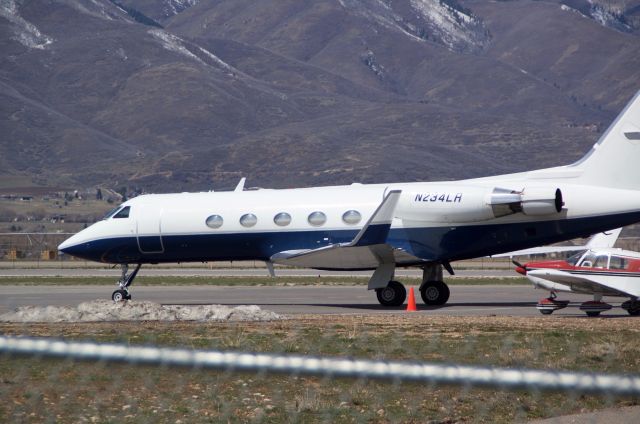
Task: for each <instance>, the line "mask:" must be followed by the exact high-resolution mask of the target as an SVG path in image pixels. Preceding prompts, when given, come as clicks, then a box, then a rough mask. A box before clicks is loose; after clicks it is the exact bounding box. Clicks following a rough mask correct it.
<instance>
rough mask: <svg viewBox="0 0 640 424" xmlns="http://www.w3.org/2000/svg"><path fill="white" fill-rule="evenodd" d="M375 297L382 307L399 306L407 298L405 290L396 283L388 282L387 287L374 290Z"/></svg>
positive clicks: (400, 284)
mask: <svg viewBox="0 0 640 424" xmlns="http://www.w3.org/2000/svg"><path fill="white" fill-rule="evenodd" d="M376 296H377V297H378V302H380V304H381V305H383V306H400V305H402V304H403V303H404V301H405V299H406V298H407V289H405V288H404V286H403V285H402V283H400V282H398V281H389V284H388V285H387V287H383V288H380V289H376Z"/></svg>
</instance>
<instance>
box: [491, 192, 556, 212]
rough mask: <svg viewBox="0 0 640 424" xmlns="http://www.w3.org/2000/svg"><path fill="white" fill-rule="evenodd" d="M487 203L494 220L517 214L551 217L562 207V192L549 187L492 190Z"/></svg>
mask: <svg viewBox="0 0 640 424" xmlns="http://www.w3.org/2000/svg"><path fill="white" fill-rule="evenodd" d="M487 203H488V204H489V205H490V206H491V209H492V210H493V215H494V216H495V217H496V218H498V217H500V216H505V215H511V214H514V213H519V212H522V213H523V214H525V215H529V216H540V215H553V214H556V213H560V211H561V210H562V207H563V206H564V201H563V200H562V191H560V189H559V188H556V189H552V188H549V187H529V188H525V189H523V190H522V191H515V190H509V189H504V188H494V189H493V192H492V193H491V195H490V196H489V201H488V202H487Z"/></svg>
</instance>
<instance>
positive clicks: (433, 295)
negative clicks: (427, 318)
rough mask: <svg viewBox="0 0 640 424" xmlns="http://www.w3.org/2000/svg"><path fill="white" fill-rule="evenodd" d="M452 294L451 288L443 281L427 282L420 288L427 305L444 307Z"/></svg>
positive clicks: (421, 295)
mask: <svg viewBox="0 0 640 424" xmlns="http://www.w3.org/2000/svg"><path fill="white" fill-rule="evenodd" d="M450 294H451V292H450V290H449V286H447V285H446V284H445V283H444V282H442V281H427V282H426V283H423V284H422V286H420V297H422V301H423V302H424V304H425V305H436V306H439V305H444V304H445V303H447V300H449V295H450Z"/></svg>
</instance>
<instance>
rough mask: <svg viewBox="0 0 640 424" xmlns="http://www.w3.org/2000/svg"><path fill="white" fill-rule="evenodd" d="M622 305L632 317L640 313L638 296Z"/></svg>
mask: <svg viewBox="0 0 640 424" xmlns="http://www.w3.org/2000/svg"><path fill="white" fill-rule="evenodd" d="M620 307H621V308H622V309H624V310H625V311H627V313H628V314H629V315H631V316H632V317H637V316H638V315H640V301H639V300H638V298H632V299H629V300H627V301H626V302H624V303H623V304H622V305H620Z"/></svg>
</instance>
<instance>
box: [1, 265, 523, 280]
mask: <svg viewBox="0 0 640 424" xmlns="http://www.w3.org/2000/svg"><path fill="white" fill-rule="evenodd" d="M129 269H130V270H131V269H133V267H130V268H129ZM275 272H276V275H277V276H282V277H314V276H318V275H320V276H343V277H344V276H358V277H370V276H371V274H372V273H373V271H319V270H314V269H299V268H276V270H275ZM455 273H456V274H455V276H454V278H455V277H463V278H464V277H467V278H469V277H473V278H482V277H486V278H490V277H497V278H519V277H521V276H520V275H519V274H517V273H516V272H515V271H514V270H513V269H484V270H483V269H461V270H457V271H455ZM138 275H140V276H142V275H146V276H167V277H190V276H203V277H266V276H268V275H269V272H268V271H267V269H266V268H160V267H154V266H153V265H151V266H143V267H142V268H141V269H140V274H138ZM54 276H62V277H108V276H113V278H114V281H116V280H117V279H118V277H119V276H120V268H119V267H118V268H2V269H0V277H54ZM396 276H397V277H398V278H402V277H414V278H420V277H422V270H421V269H416V268H406V269H403V268H400V269H397V270H396ZM447 278H449V276H447Z"/></svg>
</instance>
